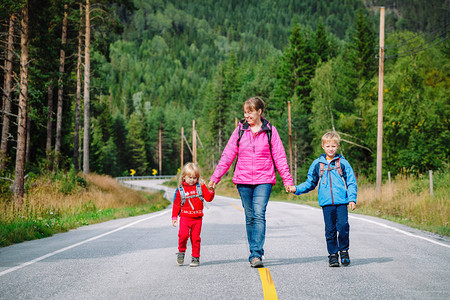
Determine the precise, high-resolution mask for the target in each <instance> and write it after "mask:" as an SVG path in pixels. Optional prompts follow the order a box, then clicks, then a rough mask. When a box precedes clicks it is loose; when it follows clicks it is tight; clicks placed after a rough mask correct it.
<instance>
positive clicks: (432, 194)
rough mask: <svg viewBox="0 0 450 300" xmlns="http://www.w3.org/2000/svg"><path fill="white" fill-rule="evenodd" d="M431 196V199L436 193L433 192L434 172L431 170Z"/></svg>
mask: <svg viewBox="0 0 450 300" xmlns="http://www.w3.org/2000/svg"><path fill="white" fill-rule="evenodd" d="M430 195H431V197H434V191H433V171H432V170H430Z"/></svg>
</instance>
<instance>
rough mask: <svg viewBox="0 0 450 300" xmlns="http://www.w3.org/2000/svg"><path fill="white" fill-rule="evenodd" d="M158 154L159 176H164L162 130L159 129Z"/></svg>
mask: <svg viewBox="0 0 450 300" xmlns="http://www.w3.org/2000/svg"><path fill="white" fill-rule="evenodd" d="M158 153H159V155H158V156H159V175H162V129H161V127H159V147H158Z"/></svg>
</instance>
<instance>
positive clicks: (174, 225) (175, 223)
mask: <svg viewBox="0 0 450 300" xmlns="http://www.w3.org/2000/svg"><path fill="white" fill-rule="evenodd" d="M177 223H178V220H177V219H173V220H172V226H173V227H177Z"/></svg>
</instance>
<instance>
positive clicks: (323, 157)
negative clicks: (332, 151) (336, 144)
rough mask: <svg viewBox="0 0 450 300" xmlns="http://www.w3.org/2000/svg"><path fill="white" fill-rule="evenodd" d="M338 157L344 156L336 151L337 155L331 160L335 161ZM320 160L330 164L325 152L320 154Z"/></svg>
mask: <svg viewBox="0 0 450 300" xmlns="http://www.w3.org/2000/svg"><path fill="white" fill-rule="evenodd" d="M338 158H344V156H343V155H341V154H339V153H336V155H335V156H334V157H333V159H332V160H331V161H335V160H337V159H338ZM319 162H321V163H326V164H328V160H327V155H326V154H325V153H322V154H321V155H320V156H319Z"/></svg>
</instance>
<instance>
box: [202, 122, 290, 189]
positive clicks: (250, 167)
mask: <svg viewBox="0 0 450 300" xmlns="http://www.w3.org/2000/svg"><path fill="white" fill-rule="evenodd" d="M261 121H262V122H263V125H262V126H261V130H260V131H259V132H257V133H255V134H253V133H252V131H251V129H250V126H249V125H248V123H244V124H242V123H241V122H239V125H238V127H236V129H235V130H234V132H233V133H232V135H231V137H230V139H229V140H228V143H227V146H226V147H225V149H224V150H223V153H222V157H221V158H220V161H219V163H218V164H217V167H216V169H215V170H214V173H213V175H212V176H211V181H214V182H215V183H219V182H220V179H221V178H222V176H223V175H224V174H225V173H226V172H227V171H228V169H229V168H230V166H231V164H232V163H233V161H234V159H235V158H236V155H237V154H238V152H239V154H238V159H237V163H236V169H235V170H234V176H233V183H234V184H262V183H271V184H273V185H274V184H275V183H276V180H275V168H274V162H275V166H276V168H277V170H278V172H279V173H280V176H281V178H282V179H283V183H284V185H293V184H294V182H293V180H292V177H291V174H290V173H289V166H288V164H287V160H286V153H285V151H284V147H283V143H282V142H281V139H280V136H279V135H278V131H277V130H276V129H275V127H274V126H272V139H271V141H272V156H273V160H272V157H271V155H270V146H269V140H268V137H267V135H266V131H267V130H270V129H269V121H267V120H266V119H264V118H261ZM239 128H242V129H243V130H244V133H243V135H242V137H241V140H240V142H239V147H238V146H237V140H238V138H239Z"/></svg>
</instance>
